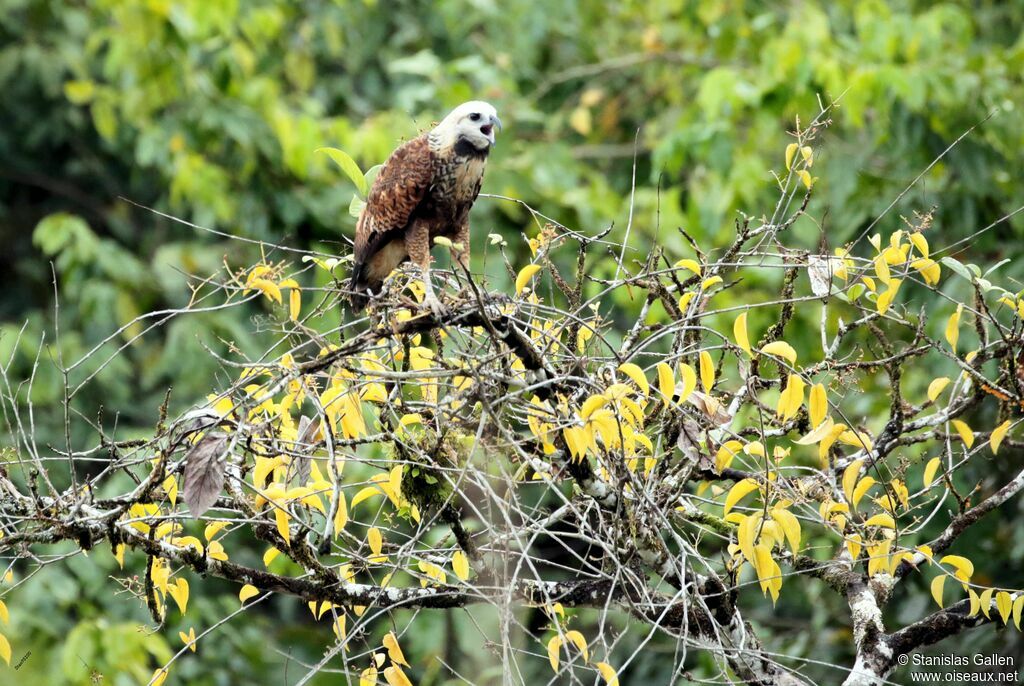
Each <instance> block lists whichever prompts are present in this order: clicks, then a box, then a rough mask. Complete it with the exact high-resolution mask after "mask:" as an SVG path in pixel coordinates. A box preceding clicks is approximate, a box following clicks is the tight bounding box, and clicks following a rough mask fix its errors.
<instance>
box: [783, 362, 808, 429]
mask: <svg viewBox="0 0 1024 686" xmlns="http://www.w3.org/2000/svg"><path fill="white" fill-rule="evenodd" d="M806 385H807V384H806V383H805V382H804V380H803V379H802V378H800V376H799V375H797V374H790V375H789V380H788V381H787V383H786V388H785V389H783V391H782V394H781V395H779V404H778V406H777V407H776V409H775V412H776V414H778V415H779V416H780V417H781V418H782V419H783V421H786V420H789V419H791V418H792V417H793V416H795V415H796V413H797V412H799V411H800V406H801V405H803V403H804V387H805V386H806Z"/></svg>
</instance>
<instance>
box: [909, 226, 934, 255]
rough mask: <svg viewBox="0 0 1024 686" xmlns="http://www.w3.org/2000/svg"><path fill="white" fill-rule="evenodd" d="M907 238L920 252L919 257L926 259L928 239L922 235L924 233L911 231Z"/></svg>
mask: <svg viewBox="0 0 1024 686" xmlns="http://www.w3.org/2000/svg"><path fill="white" fill-rule="evenodd" d="M909 238H910V242H911V243H913V244H914V247H915V248H917V252H918V253H920V254H921V257H924V258H926V259H927V257H928V255H929V251H928V239H927V238H925V237H924V234H923V233H920V232H918V233H912V234H910V236H909Z"/></svg>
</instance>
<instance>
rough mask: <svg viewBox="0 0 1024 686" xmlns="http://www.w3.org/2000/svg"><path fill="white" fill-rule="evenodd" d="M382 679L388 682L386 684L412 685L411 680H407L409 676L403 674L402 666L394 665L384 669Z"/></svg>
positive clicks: (389, 685)
mask: <svg viewBox="0 0 1024 686" xmlns="http://www.w3.org/2000/svg"><path fill="white" fill-rule="evenodd" d="M384 680H385V681H387V682H388V686H412V682H411V681H409V677H407V676H406V675H405V672H403V671H402V668H401V667H396V666H395V665H391V666H390V667H387V668H385V669H384Z"/></svg>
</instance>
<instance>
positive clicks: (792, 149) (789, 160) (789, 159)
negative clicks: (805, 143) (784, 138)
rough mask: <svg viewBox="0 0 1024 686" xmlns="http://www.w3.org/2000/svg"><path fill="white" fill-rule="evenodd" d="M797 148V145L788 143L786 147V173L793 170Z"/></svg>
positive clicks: (798, 145)
mask: <svg viewBox="0 0 1024 686" xmlns="http://www.w3.org/2000/svg"><path fill="white" fill-rule="evenodd" d="M799 147H800V144H799V143H790V144H789V145H787V146H786V171H789V170H790V169H792V168H793V157H794V156H795V155H796V151H797V149H799Z"/></svg>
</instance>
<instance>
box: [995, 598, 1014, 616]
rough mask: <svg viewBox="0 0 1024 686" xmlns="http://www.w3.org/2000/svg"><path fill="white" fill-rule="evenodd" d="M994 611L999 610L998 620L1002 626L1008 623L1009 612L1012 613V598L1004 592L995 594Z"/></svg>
mask: <svg viewBox="0 0 1024 686" xmlns="http://www.w3.org/2000/svg"><path fill="white" fill-rule="evenodd" d="M996 609H997V610H999V618H1000V619H1001V620H1003V624H1006V623H1007V622H1009V621H1010V612H1012V611H1013V598H1011V597H1010V594H1009V593H1007V592H1006V591H999V593H996Z"/></svg>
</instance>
